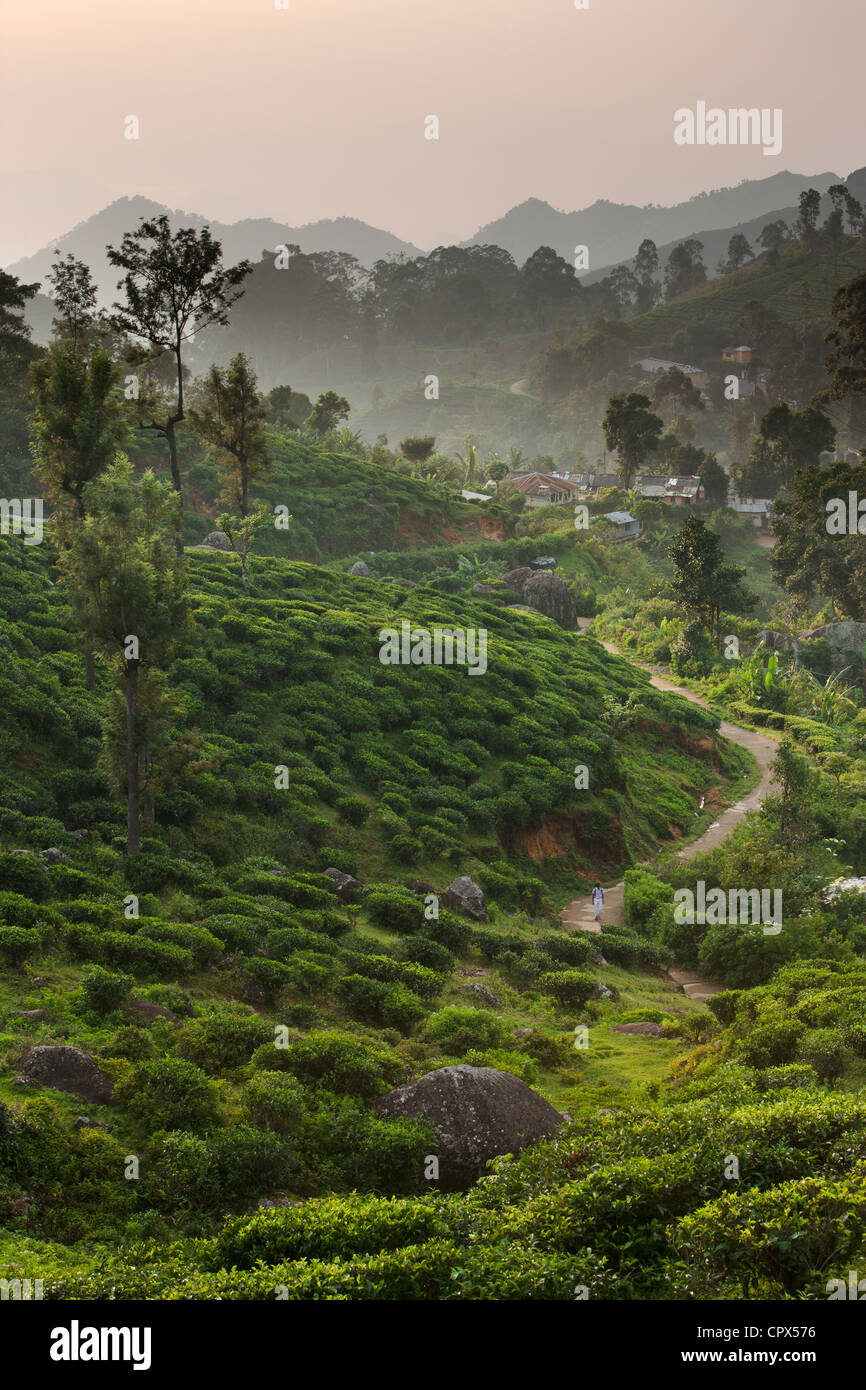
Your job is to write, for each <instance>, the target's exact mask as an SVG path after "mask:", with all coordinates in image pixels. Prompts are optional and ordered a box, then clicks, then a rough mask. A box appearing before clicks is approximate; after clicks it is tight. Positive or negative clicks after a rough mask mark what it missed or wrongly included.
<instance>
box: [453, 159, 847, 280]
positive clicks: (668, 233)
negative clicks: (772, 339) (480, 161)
mask: <svg viewBox="0 0 866 1390" xmlns="http://www.w3.org/2000/svg"><path fill="white" fill-rule="evenodd" d="M860 176H863V177H862V178H861V177H860ZM851 178H852V179H855V180H858V179H859V181H860V183H862V184H863V188H862V190H861V192H860V193H857V192H856V189H855V188H853V187H852V189H851V191H852V192H853V193H855V195H856V196H857V197H862V196H863V194H864V193H866V170H862V169H861V170H859V171H858V172H857V174H856V175H854V174H852V175H851ZM841 182H843V180H842V179H840V177H839V175H838V174H834V173H824V174H792V173H789V172H788V171H787V170H784V171H782V172H781V173H778V174H773V175H771V176H770V177H769V178H766V179H752V180H748V181H746V182H744V183H741V184H738V185H737V186H736V187H734V188H719V189H716V190H715V191H714V192H712V193H701V194H698V195H697V196H696V197H694V198H689V199H688V200H687V201H686V202H683V203H676V204H674V205H673V206H672V207H658V206H656V205H655V204H652V203H651V204H649V205H648V206H647V207H637V206H635V205H632V204H623V203H611V202H608V201H606V200H601V199H600V200H598V201H597V202H595V203H593V204H592V205H591V206H590V207H587V208H583V209H581V210H579V211H577V212H560V211H558V210H557V209H556V208H553V207H551V205H550V204H549V203H545V202H543V201H542V200H541V199H539V198H528V199H527V200H526V202H524V203H521V204H519V206H517V207H514V208H511V209H510V211H508V212H507V213H505V215H504V216H503V217H500V218H498V219H497V220H496V221H494V222H488V223H487V224H486V225H485V226H483V227H481V228H479V230H478V231H477V232H476V233H475V235H474V236H473V237H470V238H469V240H468V241H465V242H463V243H462V244H463V245H464V246H473V245H483V244H484V243H485V242H487V243H490V244H492V245H494V246H501V247H503V248H504V249H505V250H506V251H510V253H511V255H512V256H513V257H514V258H515V260H516V261H518V262H523V261H525V260H526V257H527V256H530V255H531V254H532V252H533V251H535V250H536V249H537V247H539V246H552V247H553V249H554V250H555V251H557V252H558V253H559V254H560V255H561V256H564V257H565V258H566V259H567V260H569V261H573V259H574V251H575V247H576V246H586V247H587V248H588V249H589V263H590V267H591V269H592V271H593V272H595V271H596V270H600V269H601V267H608V266H612V265H617V264H619V263H620V262H622V261H627V260H631V259H632V257H633V256H634V254H635V252H636V251H637V248H638V247H639V246H640V243H641V242H642V241H643V240H645V238H647V237H648V238H650V239H651V240H652V241H654V242H655V243H656V245H657V246H659V247H661V246H668V245H670V244H672V243H675V242H677V241H682V240H684V239H685V238H686V237H689V236H693V235H696V234H699V233H700V232H703V231H710V230H712V229H714V228H719V227H724V228H729V227H730V228H736V227H738V226H739V225H740V224H741V223H750V222H753V221H754V220H756V219H758V218H760V219H765V220H767V221H770V220H772V219H774V218H775V217H776V216H781V215H782V213H783V212H784V211H786V210H787V211H790V209H791V208H792V207H796V205H797V201H798V199H799V196H800V193H801V192H802V191H803V189H805V188H817V189H818V191H819V192H820V193H822V194H823V193H826V191H827V189H828V188H830V187H831V186H832V185H833V184H834V183H841ZM761 225H763V220H762V222H761ZM759 230H760V229H759Z"/></svg>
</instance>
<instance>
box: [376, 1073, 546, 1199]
mask: <svg viewBox="0 0 866 1390" xmlns="http://www.w3.org/2000/svg"><path fill="white" fill-rule="evenodd" d="M373 1109H374V1110H375V1111H376V1112H377V1113H378V1114H380V1115H386V1116H391V1117H393V1118H394V1119H401V1120H402V1119H420V1120H427V1121H428V1122H429V1123H430V1124H431V1125H432V1126H433V1128H434V1130H435V1131H436V1138H437V1141H438V1158H439V1165H440V1166H439V1181H440V1186H441V1188H442V1189H443V1190H444V1191H459V1190H460V1189H462V1188H465V1187H469V1186H470V1185H471V1184H472V1183H473V1182H474V1181H475V1179H476V1178H478V1177H479V1176H480V1175H481V1174H482V1173H483V1171H484V1168H485V1165H486V1163H487V1161H488V1160H489V1159H491V1158H495V1157H496V1156H497V1155H498V1154H506V1153H518V1152H519V1151H520V1150H521V1149H523V1148H525V1147H526V1145H527V1144H533V1143H535V1142H536V1140H538V1139H543V1138H546V1137H547V1136H548V1135H551V1134H555V1133H556V1131H557V1129H558V1128H559V1126H560V1125H561V1124H562V1117H561V1115H560V1113H559V1111H558V1110H554V1108H553V1106H552V1105H549V1104H548V1102H547V1101H546V1100H544V1099H543V1098H542V1097H541V1096H539V1095H537V1094H536V1092H535V1091H533V1090H532V1089H531V1088H530V1087H529V1086H527V1085H526V1083H525V1082H524V1081H521V1080H519V1078H518V1077H516V1076H512V1075H511V1074H510V1073H509V1072H504V1071H496V1070H495V1069H494V1068H493V1067H469V1066H465V1065H461V1066H456V1067H439V1068H438V1069H437V1070H436V1071H431V1072H428V1073H427V1074H426V1076H421V1077H419V1078H418V1080H417V1081H409V1082H407V1084H406V1085H405V1086H398V1087H397V1089H396V1090H394V1091H389V1092H388V1094H387V1095H384V1096H381V1097H380V1098H379V1099H378V1100H377V1101H374V1102H373Z"/></svg>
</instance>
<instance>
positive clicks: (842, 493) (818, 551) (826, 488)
mask: <svg viewBox="0 0 866 1390" xmlns="http://www.w3.org/2000/svg"><path fill="white" fill-rule="evenodd" d="M851 492H853V493H855V494H856V495H857V497H858V498H863V497H866V464H862V463H861V464H857V465H856V466H852V465H850V464H847V463H831V464H830V465H829V467H827V468H821V469H816V468H803V469H801V470H800V471H799V472H797V473H795V474H794V477H793V479H792V480H791V482H790V483H789V485H788V487H787V488H786V490H785V492H784V493H783V494H782V496H781V497H780V498H778V500H777V501H776V503H775V505H774V507H773V531H774V532H775V535H776V544H775V546H774V548H773V553H772V555H771V557H770V563H771V567H772V570H773V577H774V578H775V580H776V582H777V584H781V585H783V586H784V588H785V590H786V592H787V593H789V594H791V595H793V596H796V597H800V598H805V599H810V598H812V597H813V596H814V595H815V594H822V595H826V597H828V598H829V599H831V600H832V603H833V606H834V608H835V610H836V613H837V614H838V615H839V616H840V617H841V618H853V619H856V620H858V621H862V619H863V616H864V614H866V535H861V534H860V531H859V524H860V521H861V520H863V523H864V529H866V519H864V518H860V517H859V515H858V516H857V517H856V526H857V529H854V530H852V529H851V528H850V526H849V525H848V524H847V523H848V520H849V517H848V504H849V493H851ZM840 501H841V503H842V509H843V512H844V519H845V526H844V529H843V530H839V531H838V534H837V533H836V529H834V527H833V525H832V524H830V529H828V523H831V514H832V513H833V512H835V510H836V507H837V505H838V502H840ZM828 503H830V511H828V505H827V504H828Z"/></svg>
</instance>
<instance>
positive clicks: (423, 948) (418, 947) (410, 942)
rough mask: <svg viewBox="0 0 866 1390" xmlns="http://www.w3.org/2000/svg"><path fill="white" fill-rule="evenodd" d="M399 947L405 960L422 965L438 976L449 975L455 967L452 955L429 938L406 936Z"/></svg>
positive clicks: (454, 958)
mask: <svg viewBox="0 0 866 1390" xmlns="http://www.w3.org/2000/svg"><path fill="white" fill-rule="evenodd" d="M400 947H401V949H402V951H403V954H404V955H405V957H406V959H407V960H410V961H414V962H415V964H416V965H424V966H426V967H427V969H428V970H435V971H437V972H438V973H439V974H440V975H447V974H449V973H450V972H451V971H452V970H453V969H454V968H455V966H456V965H457V957H456V956H455V955H454V953H453V952H452V951H449V950H448V948H447V947H446V946H442V945H440V943H439V942H438V941H433V939H432V938H431V937H429V936H407V937H405V938H404V940H403V941H401V942H400Z"/></svg>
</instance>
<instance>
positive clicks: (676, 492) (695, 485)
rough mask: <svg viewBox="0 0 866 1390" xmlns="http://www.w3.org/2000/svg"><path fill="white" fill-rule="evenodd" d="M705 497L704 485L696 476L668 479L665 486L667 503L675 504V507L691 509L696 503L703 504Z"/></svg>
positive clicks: (687, 475) (688, 475)
mask: <svg viewBox="0 0 866 1390" xmlns="http://www.w3.org/2000/svg"><path fill="white" fill-rule="evenodd" d="M705 496H706V492H705V490H704V485H703V483H702V482H701V479H700V478H699V477H697V475H696V474H689V473H686V474H682V475H680V474H678V475H677V476H676V477H674V478H668V480H667V483H666V485H665V501H666V502H673V504H674V506H675V507H691V506H693V505H694V503H695V502H703V500H704V497H705Z"/></svg>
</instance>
